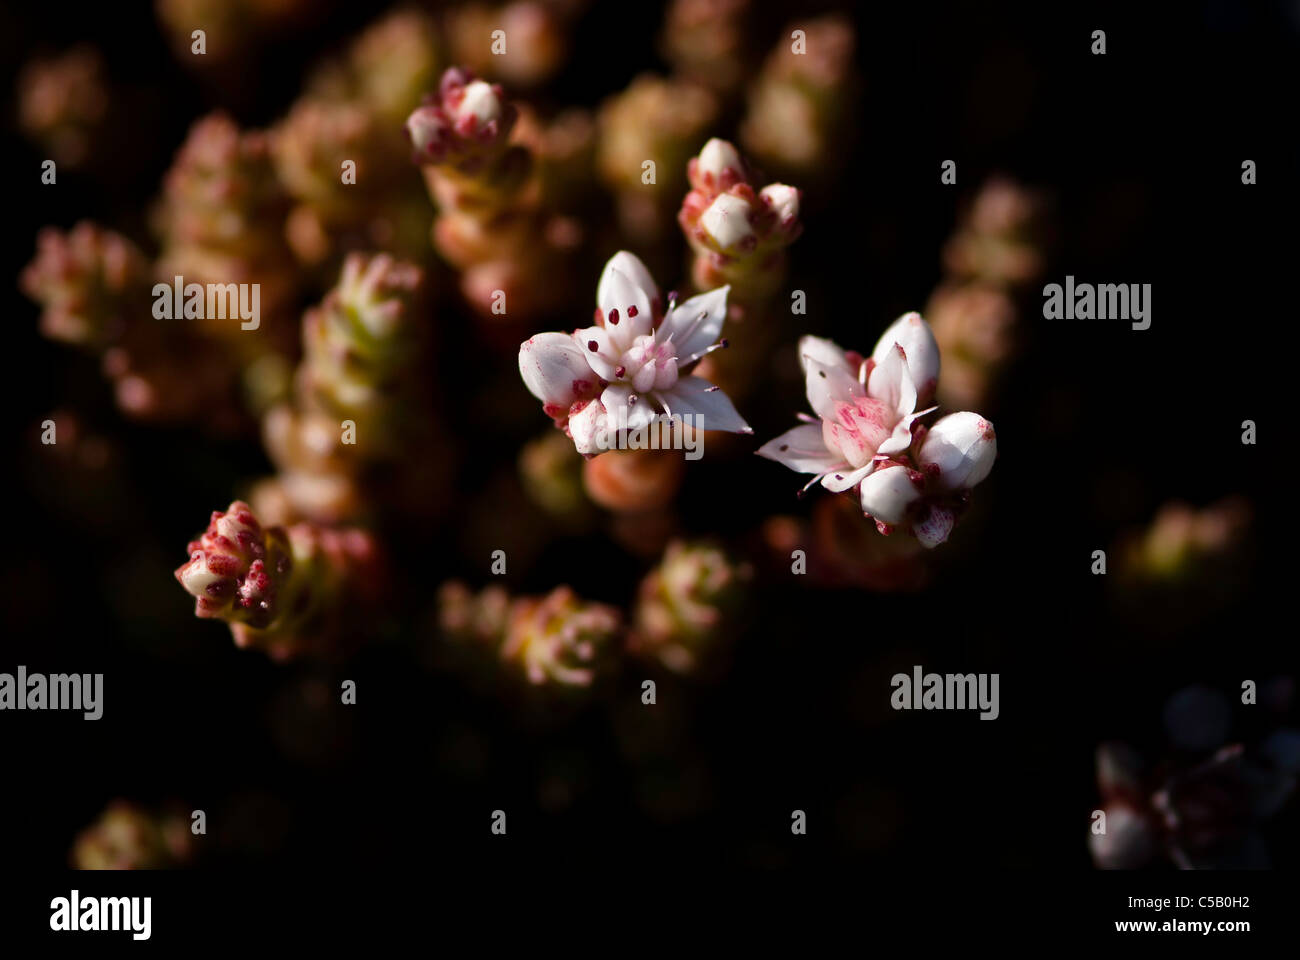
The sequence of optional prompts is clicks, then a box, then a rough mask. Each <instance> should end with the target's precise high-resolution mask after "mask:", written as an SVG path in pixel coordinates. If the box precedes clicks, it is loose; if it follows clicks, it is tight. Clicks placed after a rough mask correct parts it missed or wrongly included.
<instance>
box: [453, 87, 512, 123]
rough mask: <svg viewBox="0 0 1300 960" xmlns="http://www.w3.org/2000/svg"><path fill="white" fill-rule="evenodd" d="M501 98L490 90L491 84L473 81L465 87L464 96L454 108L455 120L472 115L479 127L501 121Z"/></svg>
mask: <svg viewBox="0 0 1300 960" xmlns="http://www.w3.org/2000/svg"><path fill="white" fill-rule="evenodd" d="M501 111H502V105H501V98H500V97H498V96H497V94H496V91H495V90H493V89H492V84H490V83H485V82H484V81H482V80H475V81H473V82H472V83H470V84H469V85H468V86H466V87H465V95H464V97H463V98H462V99H461V101H460V105H459V106H458V107H456V116H457V118H460V117H464V116H466V115H467V114H473V115H474V117H475V119H477V120H478V123H479V126H482V125H483V124H485V123H488V122H489V121H491V120H500V119H501Z"/></svg>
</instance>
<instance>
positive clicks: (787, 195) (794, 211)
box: [758, 183, 800, 230]
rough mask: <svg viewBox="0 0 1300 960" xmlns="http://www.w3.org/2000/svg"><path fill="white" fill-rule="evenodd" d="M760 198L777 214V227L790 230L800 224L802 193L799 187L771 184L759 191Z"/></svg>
mask: <svg viewBox="0 0 1300 960" xmlns="http://www.w3.org/2000/svg"><path fill="white" fill-rule="evenodd" d="M758 196H759V199H760V200H762V201H763V202H764V203H765V204H767V206H768V207H769V208H770V209H771V210H772V212H773V213H774V214H776V222H777V226H779V227H781V228H782V229H786V230H790V229H793V228H794V227H795V225H796V224H798V222H799V198H800V192H799V189H798V188H797V187H790V186H787V185H786V184H784V183H769V184H768V185H767V186H766V187H764V188H763V189H762V190H760V191H758Z"/></svg>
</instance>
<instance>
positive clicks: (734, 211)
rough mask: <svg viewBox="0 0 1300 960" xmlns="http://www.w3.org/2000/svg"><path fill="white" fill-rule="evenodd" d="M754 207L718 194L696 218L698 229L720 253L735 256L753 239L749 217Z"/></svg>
mask: <svg viewBox="0 0 1300 960" xmlns="http://www.w3.org/2000/svg"><path fill="white" fill-rule="evenodd" d="M753 213H754V208H753V207H751V206H750V205H749V203H748V202H747V201H746V200H744V199H743V198H741V197H738V196H736V195H735V194H731V193H722V194H719V195H718V196H717V198H716V199H715V200H714V201H713V202H712V203H711V204H709V206H708V208H707V209H706V210H705V211H704V213H703V214H702V215H701V216H700V228H701V229H702V230H703V231H704V233H705V236H706V237H707V238H708V239H709V240H710V241H711V242H712V245H713V246H715V247H716V248H717V249H718V251H719V252H721V253H739V252H741V251H743V250H745V249H747V248H749V247H752V246H753V245H754V242H755V240H756V237H755V234H754V227H753V225H752V224H751V223H750V217H751V216H752V215H753Z"/></svg>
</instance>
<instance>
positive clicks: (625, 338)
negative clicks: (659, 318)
mask: <svg viewBox="0 0 1300 960" xmlns="http://www.w3.org/2000/svg"><path fill="white" fill-rule="evenodd" d="M606 273H607V277H606V278H604V279H603V282H604V287H605V295H606V298H607V299H605V300H602V301H601V303H600V309H601V312H602V313H603V314H604V315H605V329H606V330H607V331H609V335H610V338H611V339H612V340H613V341H614V345H615V346H616V347H618V352H619V353H620V354H621V353H624V352H626V351H627V350H628V349H629V348H631V346H632V342H633V341H634V340H635V339H636V338H637V337H641V336H644V335H645V334H647V333H649V332H650V331H651V330H652V329H654V312H653V311H652V310H651V307H650V294H649V293H647V292H646V291H645V290H643V289H642V288H641V287H640V286H638V285H637V284H636V283H635V282H634V281H633V280H632V278H631V277H629V276H628V275H627V274H626V273H624V272H623V271H621V270H619V269H617V268H615V269H611V270H608V271H606Z"/></svg>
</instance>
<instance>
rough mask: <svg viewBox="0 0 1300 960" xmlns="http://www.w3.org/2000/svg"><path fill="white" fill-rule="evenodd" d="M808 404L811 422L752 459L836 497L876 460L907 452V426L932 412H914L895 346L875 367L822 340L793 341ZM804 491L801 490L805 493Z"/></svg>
mask: <svg viewBox="0 0 1300 960" xmlns="http://www.w3.org/2000/svg"><path fill="white" fill-rule="evenodd" d="M799 358H800V363H801V364H802V366H803V370H804V376H805V378H806V386H807V392H808V403H809V405H810V406H811V407H812V408H813V412H814V413H816V414H817V419H813V418H811V417H806V418H804V419H805V420H806V422H805V423H804V424H803V425H802V426H798V427H795V428H794V429H793V430H788V431H786V432H785V433H783V434H781V436H779V437H777V438H776V439H775V440H772V441H770V442H769V443H766V444H764V445H763V446H762V447H761V448H760V449H759V450H758V455H759V456H761V457H767V458H768V459H769V460H775V461H777V462H778V463H783V464H785V465H786V466H787V467H789V468H790V469H791V470H796V471H798V472H800V473H813V474H816V476H815V477H813V479H812V480H811V481H809V483H808V486H812V484H814V483H816V482H817V481H819V480H820V481H821V484H822V486H824V487H825V488H826V489H827V490H830V491H832V492H834V493H839V492H840V491H843V490H848V489H850V488H851V487H853V486H855V485H857V484H859V483H861V482H862V481H863V480H864V479H865V478H866V477H868V476H870V474H871V472H872V471H873V470H874V469H875V468H876V465H877V463H878V462H879V461H882V460H888V459H889V458H891V457H892V456H894V455H897V454H902V453H903V452H905V451H906V450H907V449H908V448H909V447H910V446H911V445H912V423H913V422H914V421H915V420H916V419H917V417H920V416H923V415H925V414H927V413H929V412H930V410H932V409H934V408H930V409H927V410H917V409H916V399H917V392H916V385H915V383H914V382H913V380H912V373H911V370H910V368H909V365H908V361H907V357H906V355H905V352H904V350H903V349H902V348H901V347H897V346H896V347H895V349H893V350H889V351H888V352H886V353H885V355H884V358H883V359H882V360H881V361H880V362H879V363H875V362H873V361H871V360H863V359H862V358H861V357H860V356H859V355H857V354H848V353H845V351H844V350H842V349H841V348H840V347H838V346H837V345H836V344H834V343H832V342H831V341H829V340H823V339H821V338H820V337H804V338H803V339H802V340H800V341H799ZM804 489H807V487H805V488H804Z"/></svg>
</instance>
